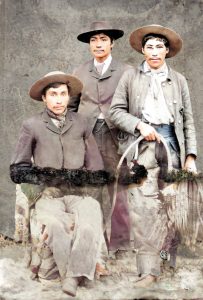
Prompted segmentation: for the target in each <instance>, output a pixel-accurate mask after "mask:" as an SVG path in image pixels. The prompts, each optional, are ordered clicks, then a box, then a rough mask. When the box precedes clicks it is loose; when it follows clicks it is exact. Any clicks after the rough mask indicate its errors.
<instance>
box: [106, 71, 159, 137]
mask: <svg viewBox="0 0 203 300" xmlns="http://www.w3.org/2000/svg"><path fill="white" fill-rule="evenodd" d="M134 72H135V71H134V70H132V69H131V70H130V71H127V72H125V73H124V74H123V76H122V77H121V79H120V81H119V83H118V86H117V88H116V91H115V94H114V97H113V100H112V103H111V107H110V111H109V116H110V120H111V122H112V123H113V124H114V125H115V126H116V127H118V128H120V129H121V130H123V131H126V132H128V133H130V134H133V135H134V134H135V132H136V131H137V130H138V131H139V132H140V134H141V135H143V136H144V138H145V139H146V140H147V141H154V140H157V141H158V142H160V138H159V134H158V133H157V132H156V130H155V129H154V128H153V127H152V126H150V125H148V124H145V123H144V122H142V121H141V119H139V118H138V117H136V116H135V115H133V112H131V113H130V112H129V110H130V108H129V106H130V105H129V101H130V94H131V89H132V85H133V81H134ZM132 101H135V99H133V100H132Z"/></svg>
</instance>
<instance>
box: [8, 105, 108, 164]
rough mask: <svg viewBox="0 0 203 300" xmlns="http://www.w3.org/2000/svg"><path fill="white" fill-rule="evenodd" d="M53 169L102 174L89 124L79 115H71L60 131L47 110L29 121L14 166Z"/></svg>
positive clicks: (15, 155) (17, 148) (16, 151)
mask: <svg viewBox="0 0 203 300" xmlns="http://www.w3.org/2000/svg"><path fill="white" fill-rule="evenodd" d="M32 159H33V161H34V164H35V165H36V166H38V167H41V168H44V167H50V168H55V169H61V168H66V169H80V168H83V167H85V168H87V169H89V170H98V169H102V168H103V163H102V159H101V156H100V153H99V150H98V147H97V145H96V142H95V140H94V137H93V136H92V134H91V129H90V127H89V126H88V124H87V120H86V119H85V118H84V117H82V116H81V115H79V114H78V113H74V112H68V113H67V114H66V121H65V125H64V127H63V128H62V130H60V129H59V128H57V127H56V126H55V125H54V123H53V122H52V120H51V118H50V117H49V116H48V114H47V112H46V110H45V111H44V112H42V113H40V114H38V115H36V116H34V117H32V118H30V119H28V120H26V121H24V122H23V126H22V129H21V132H20V137H19V140H18V143H17V146H16V150H15V152H14V155H13V158H12V162H11V164H23V165H32Z"/></svg>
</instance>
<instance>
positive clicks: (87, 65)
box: [73, 59, 93, 74]
mask: <svg viewBox="0 0 203 300" xmlns="http://www.w3.org/2000/svg"><path fill="white" fill-rule="evenodd" d="M92 64H93V59H90V60H88V61H86V62H84V63H83V64H80V65H78V66H77V67H75V69H74V70H73V74H76V73H80V72H81V71H84V70H89V68H90V66H91V65H92Z"/></svg>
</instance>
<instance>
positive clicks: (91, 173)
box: [10, 71, 106, 296]
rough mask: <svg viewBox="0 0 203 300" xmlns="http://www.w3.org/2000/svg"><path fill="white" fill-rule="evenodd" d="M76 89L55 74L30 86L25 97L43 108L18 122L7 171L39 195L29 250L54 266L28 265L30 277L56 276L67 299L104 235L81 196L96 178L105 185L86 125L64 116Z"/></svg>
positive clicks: (72, 80)
mask: <svg viewBox="0 0 203 300" xmlns="http://www.w3.org/2000/svg"><path fill="white" fill-rule="evenodd" d="M81 90H82V83H81V82H80V80H79V79H78V78H76V77H75V76H71V75H68V74H65V73H63V72H59V71H56V72H50V73H48V74H46V75H45V76H44V77H42V78H40V79H39V80H38V81H36V82H35V83H34V84H33V85H32V87H31V89H30V97H31V98H33V99H34V100H37V101H43V102H44V104H45V109H44V111H43V112H42V113H40V114H38V115H36V116H33V117H31V118H29V119H28V120H26V121H24V122H23V126H22V129H21V132H20V137H19V140H18V143H17V146H16V149H15V152H14V155H13V158H12V162H11V166H10V174H11V179H12V180H13V181H14V182H15V183H30V184H32V185H33V186H34V187H35V189H37V190H38V191H40V193H39V194H38V195H37V196H38V197H35V198H36V199H38V200H37V201H36V203H35V208H34V211H35V212H34V213H32V217H33V216H35V217H36V219H35V223H36V224H37V226H36V225H35V226H36V227H37V228H38V227H39V228H40V234H39V237H38V243H37V244H34V245H33V248H36V249H37V250H36V253H37V254H40V253H42V252H43V249H44V247H48V248H49V249H50V250H51V252H52V254H53V260H54V261H53V260H52V263H51V265H50V269H49V268H48V265H47V264H46V263H44V264H43V266H42V267H41V266H40V265H37V266H33V268H32V270H33V273H35V275H36V276H38V277H39V278H40V274H43V277H42V278H46V277H48V278H46V279H53V278H56V276H57V274H58V273H57V271H58V272H59V275H60V279H61V280H62V289H63V291H64V292H65V293H67V294H69V295H71V296H75V295H76V290H77V287H78V285H79V283H80V281H81V279H82V278H83V277H87V278H88V279H90V280H92V279H93V278H94V274H95V270H96V264H97V258H98V256H99V253H100V248H101V241H102V236H103V226H102V213H101V208H100V205H99V203H98V201H97V200H95V199H93V198H92V197H87V196H86V193H85V186H83V185H84V184H86V183H87V184H88V182H89V183H93V184H95V183H99V182H97V180H98V178H99V181H100V180H101V184H102V181H103V180H104V183H106V182H105V181H106V180H105V175H106V172H104V171H102V170H103V162H102V158H101V156H100V153H99V150H98V147H97V144H96V142H95V140H94V137H93V135H92V133H91V128H90V127H89V125H88V123H87V120H86V119H85V118H84V117H83V116H81V115H79V114H77V113H75V112H70V111H67V106H68V103H69V98H70V96H74V95H77V94H78V93H80V92H81ZM98 170H101V171H98ZM98 176H99V177H98ZM95 180H96V181H95ZM72 184H73V185H72ZM31 230H32V228H31ZM35 230H36V228H35ZM31 234H32V232H31ZM43 258H46V257H43V255H42V256H40V259H41V260H42V261H43ZM32 261H34V258H33V257H32ZM54 263H55V264H54ZM45 270H46V272H43V271H45Z"/></svg>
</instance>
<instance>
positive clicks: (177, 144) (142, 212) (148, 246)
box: [110, 25, 196, 287]
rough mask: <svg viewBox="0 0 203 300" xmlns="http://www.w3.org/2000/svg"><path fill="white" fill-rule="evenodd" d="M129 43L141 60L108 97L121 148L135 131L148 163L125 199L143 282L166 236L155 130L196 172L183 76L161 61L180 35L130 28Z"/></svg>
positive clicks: (154, 268) (177, 161)
mask: <svg viewBox="0 0 203 300" xmlns="http://www.w3.org/2000/svg"><path fill="white" fill-rule="evenodd" d="M130 44H131V46H132V47H133V48H134V49H135V50H136V51H138V52H139V53H142V54H143V55H144V58H145V60H144V62H143V63H142V64H141V65H140V66H139V67H138V68H135V69H133V70H128V71H126V72H125V73H124V74H123V76H122V78H121V80H120V82H119V85H118V87H117V89H116V92H115V94H114V97H113V101H112V104H111V108H110V119H111V121H112V122H113V123H114V125H115V126H117V127H118V128H120V129H121V130H122V131H124V134H123V137H124V139H123V141H120V148H121V149H123V150H125V149H126V148H127V147H128V144H130V143H131V142H132V140H133V139H134V140H135V139H136V138H137V137H138V136H139V135H142V136H143V137H144V140H143V142H141V143H140V146H139V153H138V158H137V160H138V163H140V164H143V165H144V166H145V167H146V168H147V170H148V180H147V181H145V183H144V184H143V186H142V187H140V188H135V189H129V201H130V204H131V221H132V226H133V231H134V238H135V248H137V267H138V273H139V275H140V277H141V278H140V281H138V282H137V284H136V285H137V286H140V287H145V286H147V285H149V284H151V283H152V282H154V281H155V280H156V278H157V277H158V276H159V274H160V257H159V251H160V249H161V247H162V244H163V241H164V239H165V237H166V235H167V229H166V224H167V218H166V213H165V211H164V209H163V207H162V203H161V198H160V194H159V188H160V183H161V182H160V180H159V179H161V177H162V176H163V173H164V171H166V169H167V158H166V153H165V151H164V149H163V145H162V143H160V135H162V136H163V137H165V139H166V141H167V144H168V147H169V149H170V153H171V156H172V162H173V167H174V168H176V169H179V168H184V169H186V170H189V171H192V172H195V171H196V167H195V158H196V137H195V127H194V121H193V115H192V108H191V102H190V96H189V90H188V85H187V81H186V79H185V77H184V76H183V75H181V74H180V73H178V72H176V71H174V70H173V69H171V68H170V67H169V66H168V65H167V64H166V61H165V58H169V57H173V56H175V55H176V54H177V53H178V52H179V51H180V49H181V47H182V40H181V38H180V36H179V35H178V34H177V33H176V32H175V31H173V30H171V29H169V28H166V27H163V26H160V25H149V26H145V27H141V28H138V29H136V30H135V31H133V32H132V33H131V35H130ZM128 159H129V160H131V159H132V157H128Z"/></svg>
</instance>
